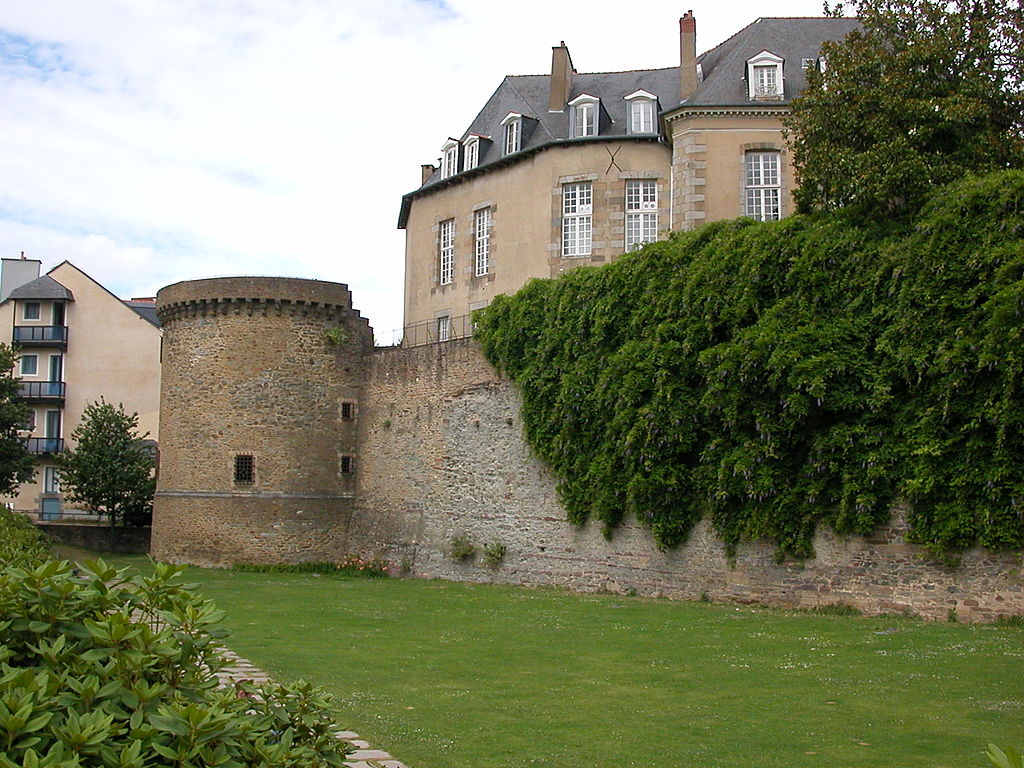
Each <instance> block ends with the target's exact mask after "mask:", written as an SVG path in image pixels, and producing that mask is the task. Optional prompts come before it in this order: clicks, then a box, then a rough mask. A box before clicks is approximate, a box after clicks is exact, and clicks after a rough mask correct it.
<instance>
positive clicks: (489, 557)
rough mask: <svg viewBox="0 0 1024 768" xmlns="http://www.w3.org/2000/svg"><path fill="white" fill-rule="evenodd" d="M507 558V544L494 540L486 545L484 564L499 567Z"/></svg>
mask: <svg viewBox="0 0 1024 768" xmlns="http://www.w3.org/2000/svg"><path fill="white" fill-rule="evenodd" d="M504 559H505V545H504V544H502V543H501V542H500V541H492V542H491V543H490V544H485V545H484V564H485V565H489V566H491V567H492V568H497V567H498V565H500V564H501V561H502V560H504Z"/></svg>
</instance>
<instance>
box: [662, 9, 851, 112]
mask: <svg viewBox="0 0 1024 768" xmlns="http://www.w3.org/2000/svg"><path fill="white" fill-rule="evenodd" d="M859 28H860V21H859V20H857V19H832V18H818V19H815V18H807V19H801V18H774V19H758V20H757V21H755V22H754V23H753V24H749V25H748V26H746V27H744V28H743V29H741V30H740V31H739V32H737V33H736V34H735V35H733V36H732V37H730V38H729V39H728V40H726V41H725V42H724V43H722V44H721V45H718V46H716V47H714V48H712V49H711V50H710V51H708V52H707V53H705V54H703V55H701V56H698V57H697V62H698V63H699V64H700V65H701V69H702V70H703V73H704V80H703V81H702V82H701V83H700V84H699V85H698V86H697V92H696V93H694V95H693V96H692V97H691V98H689V99H687V100H686V105H707V106H739V105H750V103H751V100H750V98H749V96H748V93H747V81H746V79H745V74H746V71H745V65H746V62H747V60H748V59H751V58H753V57H754V56H756V55H757V54H759V53H760V52H761V51H765V50H767V51H769V52H770V53H774V54H775V55H776V56H779V57H780V58H782V59H783V60H784V63H783V65H782V72H783V88H784V96H783V99H782V102H781V103H783V104H785V103H788V102H789V101H791V100H792V99H793V98H794V97H795V96H796V95H797V94H798V93H800V91H802V90H803V89H804V88H806V87H807V77H806V74H805V72H804V71H803V68H802V67H801V60H802V59H817V58H818V55H819V54H820V53H821V44H822V43H823V42H824V41H826V40H830V41H837V40H842V39H843V38H844V37H846V36H847V35H848V34H850V33H851V32H853V31H854V30H855V29H859ZM770 103H775V104H778V103H780V102H778V101H776V102H770ZM678 105H680V102H679V101H678V99H677V101H676V104H675V106H678Z"/></svg>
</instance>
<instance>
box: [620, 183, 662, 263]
mask: <svg viewBox="0 0 1024 768" xmlns="http://www.w3.org/2000/svg"><path fill="white" fill-rule="evenodd" d="M657 239H658V184H657V182H655V181H653V180H652V181H627V182H626V250H627V251H632V250H633V249H634V248H636V247H638V246H640V245H643V244H644V243H653V242H654V241H655V240H657Z"/></svg>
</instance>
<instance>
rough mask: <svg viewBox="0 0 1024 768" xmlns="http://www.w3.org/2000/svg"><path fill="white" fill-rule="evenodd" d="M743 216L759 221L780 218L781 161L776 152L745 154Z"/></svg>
mask: <svg viewBox="0 0 1024 768" xmlns="http://www.w3.org/2000/svg"><path fill="white" fill-rule="evenodd" d="M745 162H746V168H745V182H746V183H745V185H744V194H745V204H744V214H745V215H747V216H750V217H751V218H753V219H757V220H759V221H773V220H775V219H778V218H780V217H781V216H782V206H781V196H782V182H781V169H780V165H781V160H780V156H779V153H778V152H773V151H761V152H747V155H746V161H745Z"/></svg>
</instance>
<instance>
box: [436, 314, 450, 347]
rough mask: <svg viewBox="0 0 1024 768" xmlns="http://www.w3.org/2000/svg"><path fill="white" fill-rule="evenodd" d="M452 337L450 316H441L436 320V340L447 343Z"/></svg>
mask: <svg viewBox="0 0 1024 768" xmlns="http://www.w3.org/2000/svg"><path fill="white" fill-rule="evenodd" d="M451 337H452V318H451V315H442V316H441V317H439V318H437V340H438V341H448V339H450V338H451Z"/></svg>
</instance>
